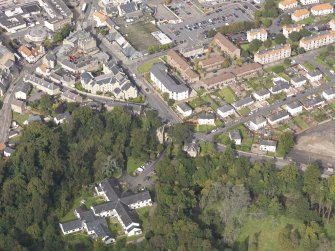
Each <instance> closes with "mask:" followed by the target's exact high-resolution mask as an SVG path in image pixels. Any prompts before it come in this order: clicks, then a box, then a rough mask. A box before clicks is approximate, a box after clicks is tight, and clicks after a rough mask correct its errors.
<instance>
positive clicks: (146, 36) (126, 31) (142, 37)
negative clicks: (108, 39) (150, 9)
mask: <svg viewBox="0 0 335 251" xmlns="http://www.w3.org/2000/svg"><path fill="white" fill-rule="evenodd" d="M151 21H152V18H151V17H148V16H145V17H143V18H142V19H141V20H140V21H138V22H134V23H125V22H124V20H123V18H121V17H120V18H119V19H117V21H116V23H117V24H118V25H119V26H120V32H121V33H122V34H123V35H125V37H126V39H127V40H128V41H129V42H130V43H131V44H132V45H133V46H134V47H135V49H136V50H138V51H146V50H147V49H148V48H149V47H150V46H154V45H159V42H158V41H157V40H156V38H154V37H153V36H152V35H151V33H152V32H154V31H157V30H158V29H157V27H156V26H155V25H154V24H152V23H151Z"/></svg>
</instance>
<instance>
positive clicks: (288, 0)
mask: <svg viewBox="0 0 335 251" xmlns="http://www.w3.org/2000/svg"><path fill="white" fill-rule="evenodd" d="M296 7H298V1H297V0H283V1H281V2H279V4H278V8H279V9H281V10H289V9H293V8H296Z"/></svg>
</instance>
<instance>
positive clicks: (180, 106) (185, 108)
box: [177, 103, 192, 112]
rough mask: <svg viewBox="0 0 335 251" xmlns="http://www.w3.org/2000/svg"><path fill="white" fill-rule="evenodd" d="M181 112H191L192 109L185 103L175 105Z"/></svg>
mask: <svg viewBox="0 0 335 251" xmlns="http://www.w3.org/2000/svg"><path fill="white" fill-rule="evenodd" d="M177 106H178V107H179V108H180V109H181V110H182V111H183V112H187V111H192V108H191V107H190V106H189V105H188V104H186V103H180V104H178V105H177Z"/></svg>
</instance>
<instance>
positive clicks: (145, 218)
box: [136, 207, 153, 231]
mask: <svg viewBox="0 0 335 251" xmlns="http://www.w3.org/2000/svg"><path fill="white" fill-rule="evenodd" d="M152 209H153V208H152V207H142V208H139V209H136V212H137V214H138V217H139V219H140V225H141V226H142V229H144V231H145V230H146V229H148V228H149V214H150V210H152Z"/></svg>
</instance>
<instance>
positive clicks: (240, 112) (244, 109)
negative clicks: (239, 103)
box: [238, 107, 250, 116]
mask: <svg viewBox="0 0 335 251" xmlns="http://www.w3.org/2000/svg"><path fill="white" fill-rule="evenodd" d="M238 113H239V114H240V115H241V116H246V115H248V114H249V113H250V109H249V108H248V107H243V108H241V109H240V110H238Z"/></svg>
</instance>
